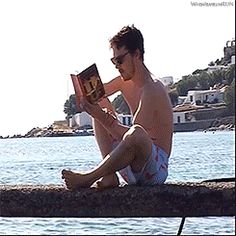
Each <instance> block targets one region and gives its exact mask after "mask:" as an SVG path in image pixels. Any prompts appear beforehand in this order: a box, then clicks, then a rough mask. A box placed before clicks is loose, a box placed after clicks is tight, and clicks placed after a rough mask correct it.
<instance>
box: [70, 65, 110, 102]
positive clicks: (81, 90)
mask: <svg viewBox="0 0 236 236" xmlns="http://www.w3.org/2000/svg"><path fill="white" fill-rule="evenodd" d="M71 79H72V82H73V86H74V90H75V93H76V94H77V96H78V97H79V98H78V99H80V98H81V97H86V99H87V100H88V101H89V102H90V103H91V104H96V103H98V102H99V101H100V100H101V99H102V98H103V97H104V95H105V90H104V86H103V83H102V81H101V78H100V76H99V73H98V69H97V66H96V64H92V65H91V66H89V67H88V68H86V69H85V70H83V71H82V72H80V73H79V74H71ZM77 102H79V101H77Z"/></svg>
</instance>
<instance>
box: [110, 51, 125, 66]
mask: <svg viewBox="0 0 236 236" xmlns="http://www.w3.org/2000/svg"><path fill="white" fill-rule="evenodd" d="M128 53H129V52H126V53H125V54H123V55H120V56H118V57H113V58H111V62H112V63H113V64H114V65H118V66H119V65H121V64H122V63H123V62H124V59H125V56H126V55H127V54H128Z"/></svg>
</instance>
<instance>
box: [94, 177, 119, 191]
mask: <svg viewBox="0 0 236 236" xmlns="http://www.w3.org/2000/svg"><path fill="white" fill-rule="evenodd" d="M117 186H119V179H118V176H117V175H116V174H112V175H107V176H104V177H103V178H102V179H101V180H98V181H96V182H95V185H94V187H95V188H98V189H105V188H113V187H117Z"/></svg>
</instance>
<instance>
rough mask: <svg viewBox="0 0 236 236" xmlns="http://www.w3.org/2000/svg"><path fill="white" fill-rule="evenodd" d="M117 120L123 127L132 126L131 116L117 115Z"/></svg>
mask: <svg viewBox="0 0 236 236" xmlns="http://www.w3.org/2000/svg"><path fill="white" fill-rule="evenodd" d="M117 119H118V120H119V122H120V123H122V124H123V125H127V126H131V125H132V119H133V116H132V115H124V114H117Z"/></svg>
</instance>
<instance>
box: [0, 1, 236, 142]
mask: <svg viewBox="0 0 236 236" xmlns="http://www.w3.org/2000/svg"><path fill="white" fill-rule="evenodd" d="M213 5H214V6H213ZM132 24H134V26H135V27H137V28H138V29H140V30H141V32H142V34H143V36H144V47H145V56H144V59H145V64H146V66H147V67H148V69H149V70H150V71H151V72H152V73H153V74H154V75H155V76H157V77H160V78H161V77H165V76H172V77H173V78H174V81H175V82H176V81H178V80H179V79H181V78H182V76H184V75H188V74H191V73H192V72H193V71H194V70H196V69H204V68H206V67H207V66H208V63H209V62H210V61H215V60H216V59H218V58H219V59H220V58H221V57H223V47H224V46H225V44H226V41H227V40H232V39H233V38H234V37H235V30H234V29H235V2H234V1H226V2H223V1H219V0H212V1H200V0H196V1H195V0H193V1H190V0H178V1H176V0H145V1H144V0H119V1H115V0H86V1H85V0H33V1H32V0H21V1H19V0H1V1H0V32H1V34H0V109H1V113H0V136H3V137H4V136H7V135H10V136H11V135H14V134H22V135H23V134H26V133H27V132H28V131H30V130H31V129H32V128H34V127H41V128H42V127H47V126H49V125H51V124H52V123H53V122H54V121H55V120H63V119H65V116H66V115H65V113H64V112H63V109H64V103H65V101H66V100H67V99H68V98H69V95H70V94H72V93H74V91H73V86H72V82H71V78H70V74H71V73H73V72H75V71H78V72H79V71H82V70H83V69H85V68H86V67H88V66H90V65H91V64H93V63H96V64H97V67H98V70H99V73H100V76H101V78H102V81H103V82H108V81H109V80H111V79H112V78H114V77H115V76H117V75H118V72H117V70H116V69H115V67H114V66H113V65H112V63H111V61H110V58H111V57H112V51H111V49H110V48H109V39H110V38H111V37H112V36H114V35H115V34H116V33H117V32H118V31H119V30H120V29H121V28H122V27H123V26H126V25H132ZM113 98H114V97H113Z"/></svg>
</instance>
